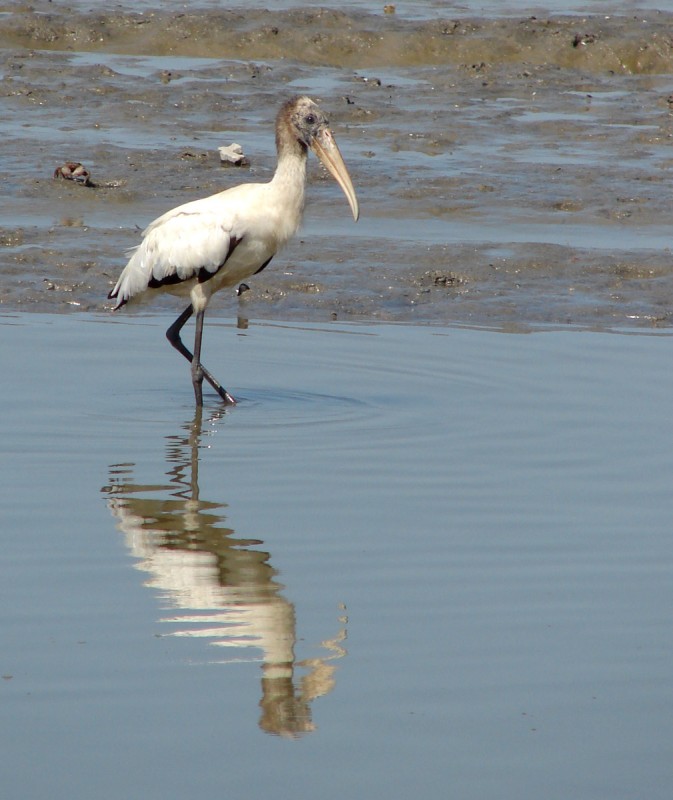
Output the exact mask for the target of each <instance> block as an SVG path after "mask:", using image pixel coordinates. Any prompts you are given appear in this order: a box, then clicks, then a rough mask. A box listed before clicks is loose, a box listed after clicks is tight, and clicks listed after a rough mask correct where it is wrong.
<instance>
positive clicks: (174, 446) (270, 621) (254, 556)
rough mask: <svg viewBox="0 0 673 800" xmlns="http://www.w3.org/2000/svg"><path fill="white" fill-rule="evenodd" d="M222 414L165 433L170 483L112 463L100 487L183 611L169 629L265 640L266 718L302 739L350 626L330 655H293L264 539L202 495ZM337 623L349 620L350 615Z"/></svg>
mask: <svg viewBox="0 0 673 800" xmlns="http://www.w3.org/2000/svg"><path fill="white" fill-rule="evenodd" d="M223 413H224V412H220V413H219V414H216V415H213V416H211V417H210V418H209V419H208V421H207V422H206V423H205V424H204V423H203V420H202V411H201V409H200V408H198V409H197V411H196V416H195V418H194V420H193V421H192V422H190V423H188V424H186V425H185V426H184V433H182V434H179V435H177V436H171V437H168V445H167V448H166V460H167V463H168V471H167V473H166V476H167V478H168V481H167V482H166V483H163V484H158V485H157V484H140V483H135V482H134V480H133V467H134V465H133V464H114V465H112V466H111V467H110V482H109V484H108V485H107V486H104V487H103V490H102V491H103V492H104V493H105V494H107V495H108V506H109V508H110V510H111V511H112V513H113V515H114V516H115V518H116V519H117V524H118V527H119V529H120V530H121V531H122V532H123V533H124V536H125V538H126V543H127V545H128V547H129V549H130V551H131V552H132V553H133V555H134V556H135V557H136V558H138V559H139V560H138V563H137V565H136V566H137V568H138V569H140V570H142V571H143V572H147V573H149V575H150V576H151V577H150V579H149V580H148V581H147V582H146V584H145V585H147V586H149V587H152V588H154V589H157V590H159V591H160V592H161V593H162V595H163V598H164V599H165V601H166V602H167V603H168V604H169V605H170V607H171V608H176V609H179V611H178V613H176V614H175V615H174V616H171V617H168V618H165V619H163V620H162V622H167V623H172V624H175V625H177V626H180V627H179V628H178V629H176V630H175V631H173V632H172V633H171V634H169V635H171V636H189V637H202V638H205V639H208V640H209V641H210V643H211V644H213V645H218V646H220V647H228V648H249V647H257V648H260V649H261V650H262V654H263V655H262V699H261V700H260V707H261V709H262V713H261V717H260V721H259V725H260V727H261V728H262V730H264V731H266V732H268V733H274V734H280V735H284V736H291V737H296V736H300V735H302V734H304V733H307V732H309V731H312V730H314V728H315V726H314V724H313V722H312V719H311V703H312V702H313V700H315V699H316V698H318V697H321V696H324V695H326V694H328V693H329V692H330V691H332V689H333V688H334V672H335V669H336V667H335V665H334V663H333V661H334V660H335V659H337V658H340V657H342V656H344V655H345V654H346V651H345V649H344V647H343V645H342V643H343V641H344V640H345V638H346V630H345V627H344V628H342V630H340V631H339V632H338V634H337V635H336V636H335V637H333V638H332V639H329V640H327V641H323V642H322V643H321V644H322V647H323V648H324V649H325V650H326V651H327V653H326V654H325V655H324V656H322V657H319V658H313V659H306V660H303V661H296V660H295V654H294V647H295V642H296V639H297V634H296V619H295V610H294V606H293V604H292V603H290V602H289V601H288V600H287V599H286V598H285V597H283V595H282V594H281V590H282V588H283V587H282V586H281V585H280V584H279V583H277V582H276V580H275V576H276V571H275V570H274V568H273V567H272V566H271V564H270V563H269V560H270V554H269V553H267V552H264V551H263V550H261V549H259V545H261V544H262V542H261V541H260V540H253V539H240V538H236V537H235V534H234V531H233V530H232V529H231V528H227V527H225V526H224V525H223V522H224V519H225V517H224V516H223V514H222V508H223V507H224V504H222V503H214V502H210V501H207V500H202V499H201V498H200V496H199V473H198V470H199V450H200V449H201V447H203V446H204V445H203V444H202V439H204V438H205V437H206V436H209V435H212V434H213V433H215V432H216V430H217V427H216V423H217V420H218V419H219V418H220V417H221V416H222V414H223ZM339 621H340V623H341V624H342V625H344V626H345V623H346V618H345V616H344V617H341V618H340V620H339ZM237 660H238V659H237ZM241 660H244V659H241ZM298 670H300V671H302V674H301V676H300V677H299V678H298V679H297V678H296V677H295V672H296V671H298Z"/></svg>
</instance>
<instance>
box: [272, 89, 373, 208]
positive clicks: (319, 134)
mask: <svg viewBox="0 0 673 800" xmlns="http://www.w3.org/2000/svg"><path fill="white" fill-rule="evenodd" d="M283 123H285V125H287V127H288V129H289V131H290V132H291V135H292V136H293V137H294V138H295V140H296V141H297V142H298V143H299V144H300V145H301V146H303V147H304V148H307V147H310V148H311V150H313V152H314V153H315V154H316V156H317V157H318V158H319V159H320V161H321V162H322V164H323V165H324V166H325V168H326V169H327V171H328V172H329V173H330V175H331V176H332V177H333V178H334V180H336V182H337V183H338V184H339V186H341V189H342V190H343V193H344V194H345V195H346V199H347V200H348V203H349V205H350V207H351V211H352V212H353V219H355V220H356V221H357V219H358V217H359V216H360V208H359V205H358V199H357V197H356V195H355V189H354V188H353V182H352V181H351V178H350V175H349V174H348V169H347V168H346V165H345V164H344V160H343V157H342V156H341V152H340V151H339V148H338V147H337V143H336V141H335V140H334V135H333V133H332V131H331V130H330V128H329V120H328V119H327V116H326V114H325V113H324V111H322V110H321V109H320V107H319V106H318V105H317V104H316V103H314V102H313V100H311V99H310V98H309V97H293V98H292V99H291V100H288V101H287V102H286V103H285V104H284V105H283V106H282V108H281V109H280V111H279V113H278V125H277V131H278V134H277V135H278V137H280V131H281V129H282V127H283V125H282V124H283ZM279 146H280V139H279Z"/></svg>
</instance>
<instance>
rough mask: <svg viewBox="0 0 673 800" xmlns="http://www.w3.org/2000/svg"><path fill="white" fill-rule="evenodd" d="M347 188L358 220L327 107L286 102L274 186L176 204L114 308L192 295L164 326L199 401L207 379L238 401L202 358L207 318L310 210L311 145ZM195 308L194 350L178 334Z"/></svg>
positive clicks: (128, 271)
mask: <svg viewBox="0 0 673 800" xmlns="http://www.w3.org/2000/svg"><path fill="white" fill-rule="evenodd" d="M309 147H310V148H311V149H312V150H313V152H314V153H315V154H316V155H317V156H318V158H319V159H320V161H321V162H322V163H323V164H324V165H325V167H326V168H327V170H328V171H329V172H330V174H331V175H332V176H333V177H334V178H335V180H336V181H337V183H338V184H339V186H341V188H342V190H343V192H344V194H345V195H346V199H347V200H348V202H349V204H350V207H351V211H352V212H353V218H354V219H355V221H357V219H358V217H359V207H358V201H357V197H356V196H355V190H354V189H353V184H352V182H351V179H350V176H349V174H348V170H347V168H346V165H345V164H344V161H343V158H342V156H341V153H340V152H339V148H338V147H337V144H336V141H335V140H334V136H333V134H332V132H331V131H330V129H329V123H328V119H327V117H326V115H325V114H324V112H323V111H321V109H320V108H319V107H318V106H317V105H316V103H314V102H313V101H312V100H311V99H309V98H308V97H294V98H292V99H291V100H288V101H287V102H286V103H284V104H283V105H282V106H281V108H280V111H279V112H278V116H277V118H276V149H277V152H278V164H277V167H276V171H275V173H274V176H273V178H272V179H271V180H270V181H269V182H268V183H246V184H242V185H240V186H235V187H233V188H231V189H227V190H226V191H223V192H220V193H219V194H214V195H212V196H210V197H206V198H203V199H201V200H194V201H192V202H190V203H185V204H184V205H181V206H178V207H177V208H174V209H173V210H172V211H168V212H167V213H166V214H164V215H163V216H161V217H159V218H158V219H155V220H154V222H152V223H151V224H150V225H149V226H148V227H147V228H146V229H145V230H144V231H143V240H142V242H141V243H140V244H139V245H138V246H137V247H136V248H135V249H134V250H133V251H132V253H133V254H132V255H131V258H130V260H129V262H128V264H127V265H126V267H125V268H124V270H123V271H122V273H121V275H120V276H119V280H118V281H117V283H116V285H115V287H114V289H112V291H111V292H110V294H109V295H108V297H109V298H111V299H113V298H114V299H116V300H117V304H116V306H115V310H116V309H118V308H120V307H121V306H123V305H124V304H125V303H127V302H128V301H129V300H130V299H131V298H138V299H140V298H142V297H143V296H145V297H146V296H147V294H148V293H151V292H154V291H162V290H165V291H169V292H172V293H174V294H178V295H181V296H186V297H189V300H190V303H189V305H188V306H187V308H186V309H185V310H184V311H183V312H182V314H180V316H179V317H178V318H177V319H176V320H175V322H174V323H173V324H172V325H171V326H170V327H169V328H168V330H167V331H166V337H167V339H168V341H169V342H170V343H171V345H173V347H174V348H175V349H176V350H178V352H180V353H182V355H183V356H184V357H185V358H186V359H187V360H188V361H190V362H191V365H192V366H191V374H192V384H193V385H194V395H195V398H196V404H197V406H201V405H203V392H202V385H203V379H204V378H205V379H206V380H207V381H208V383H209V384H210V385H211V386H212V387H213V388H214V389H215V390H216V391H217V392H218V394H219V395H220V397H221V398H222V399H223V400H224V401H225V403H229V404H233V403H235V402H236V401H235V400H234V398H233V397H232V396H231V395H230V394H229V392H227V391H226V389H224V388H223V386H222V385H221V384H220V383H219V381H218V380H216V378H214V377H213V375H212V374H211V373H210V372H209V371H208V370H207V369H206V368H205V367H204V366H203V364H202V363H201V339H202V336H203V317H204V313H205V310H206V306H207V305H208V301H209V300H210V298H211V297H212V295H213V294H214V293H215V292H216V291H218V290H219V289H222V288H224V287H230V286H235V285H236V284H237V283H239V282H240V281H242V280H244V279H245V278H248V277H249V276H250V275H254V274H256V273H257V272H261V271H262V270H263V269H264V268H265V267H266V266H267V265H268V263H269V262H270V261H271V259H272V258H273V256H274V255H275V254H276V252H277V251H278V250H279V248H281V247H282V246H283V245H284V244H285V243H286V242H287V241H288V239H289V238H290V237H291V236H292V235H293V234H294V233H295V232H296V230H297V228H298V227H299V223H300V222H301V217H302V212H303V208H304V184H305V182H306V158H307V153H308V148H309ZM194 313H196V332H195V336H194V352H193V353H190V351H189V349H188V348H187V347H186V346H185V345H184V344H183V342H182V339H181V338H180V331H181V330H182V328H183V326H184V324H185V323H186V322H187V320H188V319H189V318H190V317H191V316H192V314H194Z"/></svg>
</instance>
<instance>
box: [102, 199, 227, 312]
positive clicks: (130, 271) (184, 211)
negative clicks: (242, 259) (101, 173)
mask: <svg viewBox="0 0 673 800" xmlns="http://www.w3.org/2000/svg"><path fill="white" fill-rule="evenodd" d="M217 199H218V195H214V196H213V197H209V198H205V199H204V200H196V201H193V202H191V203H186V204H185V205H183V206H179V207H178V208H175V209H173V210H172V211H169V212H168V213H166V214H164V215H163V216H161V217H159V218H158V219H156V220H154V222H152V223H151V224H150V225H149V226H148V227H147V228H146V229H145V230H144V231H143V240H142V242H141V243H140V244H139V245H138V247H136V248H134V250H133V251H130V252H129V254H130V255H131V257H130V259H129V262H128V264H127V265H126V267H125V268H124V270H123V272H122V274H121V275H120V277H119V281H118V282H117V285H116V286H115V288H114V289H113V290H112V292H110V297H116V298H117V300H118V305H121V304H123V303H125V302H126V301H127V300H128V299H130V298H131V297H133V296H134V295H137V294H139V293H141V292H144V291H145V289H147V288H156V287H159V286H165V285H169V284H176V283H181V282H182V281H186V280H189V279H190V278H194V277H197V276H198V275H200V274H201V275H204V273H205V276H206V277H207V276H208V274H210V275H212V274H214V273H216V272H217V271H218V270H219V269H220V268H221V267H222V266H223V264H224V263H225V262H226V260H227V258H228V257H229V256H230V255H231V253H232V251H233V249H234V248H235V247H236V245H237V244H238V243H239V241H240V239H241V236H240V235H237V233H236V232H235V219H234V217H233V215H232V214H230V213H229V214H228V213H226V209H225V208H223V207H222V203H218V202H217Z"/></svg>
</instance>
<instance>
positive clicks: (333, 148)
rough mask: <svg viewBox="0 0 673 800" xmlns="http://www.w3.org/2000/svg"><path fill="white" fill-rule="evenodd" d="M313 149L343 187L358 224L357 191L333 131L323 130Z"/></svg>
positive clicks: (314, 140) (315, 139) (316, 138)
mask: <svg viewBox="0 0 673 800" xmlns="http://www.w3.org/2000/svg"><path fill="white" fill-rule="evenodd" d="M311 148H312V150H313V152H314V153H315V154H316V155H317V156H318V158H319V159H320V161H321V162H322V163H323V164H324V165H325V168H326V169H327V171H328V172H329V173H330V175H331V176H332V177H333V178H334V180H335V181H336V182H337V183H338V184H339V186H341V188H342V190H343V193H344V194H345V195H346V200H348V203H349V205H350V207H351V211H352V212H353V219H354V220H355V221H356V222H357V221H358V217H359V216H360V206H359V205H358V199H357V197H356V196H355V189H354V188H353V182H352V181H351V176H350V175H349V174H348V170H347V169H346V165H345V164H344V160H343V158H342V156H341V153H340V151H339V148H338V147H337V143H336V142H335V141H334V136H333V135H332V131H331V130H330V129H329V128H322V129H321V131H320V133H318V135H317V136H316V137H315V138H314V139H313V143H312V144H311Z"/></svg>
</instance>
